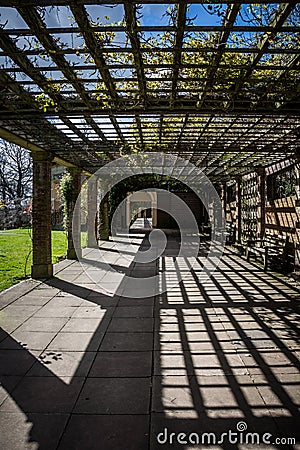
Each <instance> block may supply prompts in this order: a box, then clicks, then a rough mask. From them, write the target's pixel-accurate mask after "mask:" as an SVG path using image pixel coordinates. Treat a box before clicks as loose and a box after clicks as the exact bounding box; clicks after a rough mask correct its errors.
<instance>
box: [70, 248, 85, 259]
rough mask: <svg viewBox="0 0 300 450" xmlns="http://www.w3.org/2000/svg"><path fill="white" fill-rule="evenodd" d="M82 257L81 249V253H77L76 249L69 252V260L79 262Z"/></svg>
mask: <svg viewBox="0 0 300 450" xmlns="http://www.w3.org/2000/svg"><path fill="white" fill-rule="evenodd" d="M81 257H82V252H81V249H80V251H79V250H78V251H77V252H76V251H75V249H74V248H71V249H68V250H67V259H75V260H78V258H81Z"/></svg>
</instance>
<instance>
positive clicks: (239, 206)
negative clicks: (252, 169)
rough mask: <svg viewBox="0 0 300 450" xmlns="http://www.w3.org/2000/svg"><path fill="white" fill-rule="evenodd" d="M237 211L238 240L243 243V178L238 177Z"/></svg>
mask: <svg viewBox="0 0 300 450" xmlns="http://www.w3.org/2000/svg"><path fill="white" fill-rule="evenodd" d="M235 197H236V212H235V223H236V230H235V232H236V236H235V238H236V242H237V243H238V244H240V243H241V240H242V178H241V177H237V178H236V196H235Z"/></svg>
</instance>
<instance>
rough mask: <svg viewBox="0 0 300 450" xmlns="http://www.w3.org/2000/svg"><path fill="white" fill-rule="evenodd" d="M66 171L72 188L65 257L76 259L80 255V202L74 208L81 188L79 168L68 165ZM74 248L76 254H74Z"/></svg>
mask: <svg viewBox="0 0 300 450" xmlns="http://www.w3.org/2000/svg"><path fill="white" fill-rule="evenodd" d="M68 172H69V173H70V175H71V178H72V190H71V192H70V196H69V199H68V208H67V238H68V249H67V258H68V259H77V258H78V257H80V256H81V217H80V204H79V203H78V204H77V208H76V209H75V205H76V201H77V198H78V197H79V195H80V190H81V169H79V168H78V167H69V168H68ZM76 249H77V253H78V254H76Z"/></svg>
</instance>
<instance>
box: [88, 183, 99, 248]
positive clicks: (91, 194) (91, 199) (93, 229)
mask: <svg viewBox="0 0 300 450" xmlns="http://www.w3.org/2000/svg"><path fill="white" fill-rule="evenodd" d="M97 188H98V180H97V178H96V177H95V176H92V177H91V179H90V180H89V181H88V185H87V246H88V247H91V248H97V247H98V244H97V225H96V224H97V209H98V205H97Z"/></svg>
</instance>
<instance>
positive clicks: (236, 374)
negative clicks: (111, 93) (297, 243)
mask: <svg viewBox="0 0 300 450" xmlns="http://www.w3.org/2000/svg"><path fill="white" fill-rule="evenodd" d="M141 242H142V238H141V237H139V235H137V236H136V237H135V240H134V242H133V244H134V245H135V247H136V250H137V249H138V248H139V245H140V244H141ZM120 244H121V245H122V246H123V251H124V253H123V256H120V255H119V254H118V253H117V252H115V249H114V247H113V245H112V243H111V242H106V243H102V248H104V249H105V250H103V251H105V252H106V256H107V261H109V263H110V264H112V265H113V266H114V267H117V268H118V270H119V272H111V273H110V274H107V273H106V272H105V270H104V269H103V268H101V267H100V266H99V265H98V266H97V264H95V263H93V262H92V263H91V265H90V267H89V268H87V267H85V268H86V269H89V273H87V271H88V270H87V271H85V272H84V270H83V267H82V266H81V265H80V263H79V262H72V261H64V262H62V263H60V264H58V265H57V267H56V275H55V277H53V278H52V279H50V280H48V281H47V282H43V283H40V282H35V281H32V280H31V281H26V282H23V283H21V284H19V285H18V286H16V287H14V288H12V289H11V290H8V291H7V292H5V293H3V294H2V295H1V296H0V308H1V311H0V325H1V332H0V376H1V388H0V389H1V390H0V430H1V432H0V448H1V449H2V450H24V449H30V450H32V449H45V450H52V449H59V450H75V449H79V450H88V449H101V450H102V449H103V450H148V449H151V450H156V449H160V448H162V449H164V448H165V449H169V448H172V449H173V448H176V449H177V448H178V449H185V450H187V449H200V448H217V449H219V448H225V449H231V448H233V449H234V448H238V449H243V448H268V449H272V448H300V446H299V437H300V433H299V424H300V421H299V419H300V416H299V402H300V389H299V384H300V377H299V355H300V347H299V330H298V324H299V300H300V292H299V289H297V284H296V283H295V282H294V283H292V282H290V281H287V279H286V278H285V277H282V278H278V277H276V276H275V275H274V274H272V273H264V272H263V271H262V269H261V268H260V267H259V266H257V265H254V264H250V263H248V262H246V261H245V259H243V258H241V257H239V256H237V255H236V254H235V253H233V251H232V250H231V249H230V248H228V249H226V251H225V254H224V255H223V258H222V261H221V263H220V265H219V267H218V269H217V270H216V271H215V272H214V274H213V276H212V277H211V278H210V279H209V280H206V281H204V282H199V274H200V272H201V267H202V264H203V260H204V258H205V255H204V253H205V252H204V253H203V255H202V256H201V253H200V256H199V258H198V261H197V264H196V265H195V266H194V267H193V269H191V268H190V266H189V265H188V264H186V262H185V261H182V260H178V258H176V257H175V256H174V255H176V247H177V246H178V242H177V240H176V237H172V238H170V239H169V245H168V248H167V251H166V253H165V255H164V256H162V257H161V258H160V259H159V261H158V263H156V262H153V263H149V264H147V267H146V269H145V268H144V267H143V266H142V265H141V264H140V263H135V262H134V251H132V247H134V245H133V246H131V247H130V249H129V250H128V247H126V243H124V241H122V240H121V243H120ZM143 245H144V246H145V245H146V247H147V241H146V240H144V241H143ZM126 249H127V250H128V252H127V253H128V255H127V256H128V257H129V258H125V259H124V254H125V253H126ZM172 252H173V253H172ZM87 255H88V254H87ZM87 257H88V256H87ZM122 267H123V273H127V274H129V275H130V276H134V277H137V278H141V277H144V276H152V275H155V274H156V273H158V272H159V273H160V276H161V278H162V282H164V283H165V284H166V286H167V287H168V284H169V283H171V284H172V289H171V288H170V289H168V290H167V292H166V293H165V294H162V295H158V296H149V297H147V298H139V297H138V295H137V298H126V297H124V296H122V295H120V293H122V290H120V286H122V276H120V273H121V271H122V270H121V268H122ZM162 269H164V270H163V271H162ZM178 272H180V273H181V275H182V276H183V280H182V281H181V282H178V283H175V287H174V279H175V280H176V277H178ZM99 280H101V283H100V284H101V286H102V287H101V286H100V284H99ZM102 281H103V284H102ZM103 286H104V287H105V289H107V290H109V289H110V290H111V291H112V293H110V294H109V295H108V294H107V293H106V294H105V293H104V292H103ZM136 289H137V293H138V292H139V289H141V285H140V283H139V281H138V280H137V282H136ZM113 294H114V295H113ZM237 427H238V428H239V432H238V436H239V442H240V443H236V442H234V435H233V433H236V432H237ZM246 427H247V429H246V430H244V432H243V433H242V429H243V428H246ZM230 430H231V434H230ZM171 433H173V434H171ZM179 433H184V434H181V435H180V434H179ZM203 433H206V435H204V434H203ZM207 433H214V435H212V434H210V435H209V434H207ZM222 433H227V435H226V436H225V435H223V437H222ZM247 433H257V434H256V435H252V434H251V436H250V434H249V436H248V439H250V438H251V439H262V437H264V438H265V439H267V440H268V442H270V443H271V445H267V444H268V442H265V443H263V442H261V441H260V443H259V444H258V443H257V441H256V440H254V441H253V444H251V442H252V441H251V440H250V441H248V442H250V444H251V445H248V444H246V443H245V442H244V441H243V440H242V439H245V438H246V437H247V436H246V435H247ZM266 433H269V435H270V436H269V435H266ZM229 435H230V436H229ZM157 436H158V437H159V441H158V440H157ZM243 436H244V437H243ZM229 438H230V439H231V441H229ZM287 438H295V439H296V440H297V443H296V444H293V443H290V444H289V445H287V441H285V440H284V439H287ZM203 439H204V440H203ZM214 439H215V440H216V441H214ZM276 439H279V440H281V443H280V442H279V441H276ZM282 439H283V440H282ZM218 441H219V443H218Z"/></svg>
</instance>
